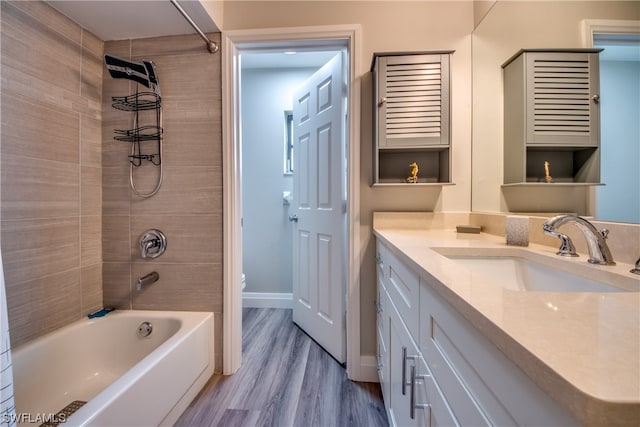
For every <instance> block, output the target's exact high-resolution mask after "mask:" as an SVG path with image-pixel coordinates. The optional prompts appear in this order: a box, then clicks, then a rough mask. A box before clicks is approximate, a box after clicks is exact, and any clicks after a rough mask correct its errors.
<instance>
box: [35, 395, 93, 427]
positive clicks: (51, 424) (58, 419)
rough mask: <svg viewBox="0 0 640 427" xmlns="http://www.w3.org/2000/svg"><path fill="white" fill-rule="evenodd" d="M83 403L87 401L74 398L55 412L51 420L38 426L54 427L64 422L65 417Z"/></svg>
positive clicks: (65, 420)
mask: <svg viewBox="0 0 640 427" xmlns="http://www.w3.org/2000/svg"><path fill="white" fill-rule="evenodd" d="M85 403H87V402H85V401H84V400H74V401H73V402H71V403H69V404H68V405H67V406H65V407H64V408H62V409H61V410H60V411H59V412H58V413H57V414H55V415H54V416H53V418H52V419H51V420H49V421H46V422H44V423H42V424H40V427H56V426H59V425H60V424H64V423H66V422H67V419H68V418H69V417H70V416H71V415H72V414H73V413H74V412H76V411H77V410H78V409H80V408H82V407H83V406H84V404H85Z"/></svg>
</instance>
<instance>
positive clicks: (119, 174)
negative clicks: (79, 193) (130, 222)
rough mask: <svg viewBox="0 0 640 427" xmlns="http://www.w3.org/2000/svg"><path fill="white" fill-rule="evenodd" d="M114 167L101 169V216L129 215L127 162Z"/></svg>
mask: <svg viewBox="0 0 640 427" xmlns="http://www.w3.org/2000/svg"><path fill="white" fill-rule="evenodd" d="M123 162H124V164H123V165H120V166H116V167H111V166H109V167H103V168H102V214H103V215H109V216H111V215H129V209H130V207H129V204H130V197H131V196H130V194H129V167H128V166H127V163H126V162H128V160H123Z"/></svg>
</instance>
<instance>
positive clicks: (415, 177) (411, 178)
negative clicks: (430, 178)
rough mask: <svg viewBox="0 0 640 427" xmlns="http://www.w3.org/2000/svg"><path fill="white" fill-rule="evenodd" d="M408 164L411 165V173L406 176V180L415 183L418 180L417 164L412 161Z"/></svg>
mask: <svg viewBox="0 0 640 427" xmlns="http://www.w3.org/2000/svg"><path fill="white" fill-rule="evenodd" d="M409 166H411V175H410V176H409V177H408V178H407V182H411V183H413V184H415V183H416V182H418V164H417V163H416V162H413V163H411V164H410V165H409Z"/></svg>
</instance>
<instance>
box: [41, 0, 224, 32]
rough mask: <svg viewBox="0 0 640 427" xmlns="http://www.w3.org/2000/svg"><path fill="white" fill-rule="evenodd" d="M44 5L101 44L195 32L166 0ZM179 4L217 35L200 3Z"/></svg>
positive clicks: (51, 1)
mask: <svg viewBox="0 0 640 427" xmlns="http://www.w3.org/2000/svg"><path fill="white" fill-rule="evenodd" d="M47 3H49V4H50V5H51V6H53V7H54V8H56V9H57V10H58V11H60V12H61V13H62V14H64V15H66V16H67V17H69V18H71V19H72V20H73V21H75V22H76V23H78V24H79V25H80V26H82V27H83V28H85V29H87V30H89V31H91V32H92V33H93V34H95V35H96V36H98V37H99V38H100V39H102V40H104V41H111V40H126V39H137V38H147V37H158V36H171V35H179V34H195V32H196V31H195V30H194V29H193V28H192V27H191V25H189V23H188V22H187V20H186V19H185V18H184V17H183V16H182V15H181V14H180V12H178V9H176V8H175V6H174V5H173V4H171V3H170V2H169V0H127V1H121V0H120V1H117V0H82V1H78V0H75V1H67V0H48V1H47ZM179 3H180V5H181V6H182V8H183V9H184V10H185V11H186V12H187V13H188V14H189V16H191V19H193V21H194V22H195V23H196V24H198V26H199V27H200V29H201V30H202V31H204V32H205V33H208V32H217V31H219V29H218V28H217V26H216V25H215V23H214V22H213V20H212V19H211V17H210V16H209V14H208V13H207V12H206V11H205V10H204V8H203V7H202V4H201V3H200V2H199V1H195V0H180V1H179Z"/></svg>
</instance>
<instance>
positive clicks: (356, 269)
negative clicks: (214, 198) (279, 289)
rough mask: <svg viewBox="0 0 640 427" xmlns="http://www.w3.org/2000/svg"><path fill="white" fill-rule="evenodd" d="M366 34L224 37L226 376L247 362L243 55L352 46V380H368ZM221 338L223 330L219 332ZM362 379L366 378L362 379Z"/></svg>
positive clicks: (332, 29) (312, 30)
mask: <svg viewBox="0 0 640 427" xmlns="http://www.w3.org/2000/svg"><path fill="white" fill-rule="evenodd" d="M360 34H361V29H360V26H359V25H357V24H354V25H331V26H311V27H295V28H273V29H250V30H232V31H224V32H223V33H222V42H221V45H222V46H221V48H222V49H221V50H222V161H223V163H222V169H223V219H222V222H223V313H222V331H221V332H222V342H223V348H222V369H223V374H225V375H230V374H233V373H235V372H236V371H237V370H238V369H239V368H240V365H241V362H242V285H241V275H242V224H241V221H242V218H241V214H242V181H241V177H242V174H241V161H240V160H241V159H240V158H241V147H240V118H241V114H240V85H239V74H240V67H239V54H240V53H241V51H242V50H243V49H251V48H254V49H255V48H256V47H258V46H260V47H265V48H267V47H268V48H271V49H282V50H285V49H286V48H287V47H290V46H292V45H293V46H299V45H300V44H303V43H306V44H308V45H314V46H316V45H317V46H318V47H320V46H322V45H323V44H334V45H335V44H336V42H343V43H345V44H346V46H347V56H348V58H349V59H348V61H349V68H348V70H349V71H348V73H349V75H348V79H349V93H348V94H347V96H348V107H347V114H348V127H349V129H348V133H347V138H348V139H347V156H348V158H347V203H346V210H347V211H346V215H347V230H346V236H345V237H346V250H347V260H348V262H347V266H346V269H347V271H346V279H347V283H346V295H345V297H346V310H347V312H346V329H347V330H346V334H347V375H348V377H349V378H350V379H352V380H369V381H371V378H369V377H370V375H367V371H368V369H362V368H361V365H362V362H361V357H360V279H359V277H360V265H361V250H360V79H359V78H358V76H359V75H360V74H361V71H360V67H361V64H360V60H359V57H360V56H361V53H360V51H361V35H360ZM216 331H218V332H217V333H219V331H220V328H219V327H216ZM363 374H364V375H365V377H364V378H363Z"/></svg>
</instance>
